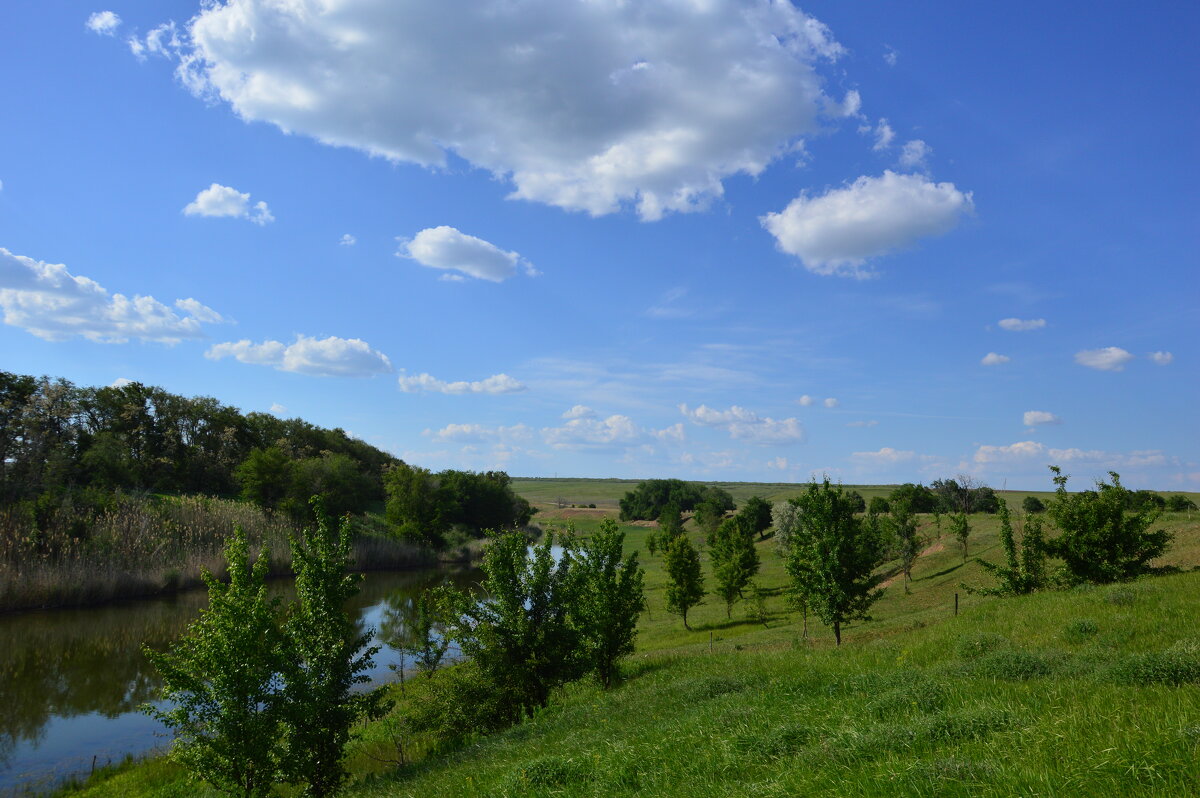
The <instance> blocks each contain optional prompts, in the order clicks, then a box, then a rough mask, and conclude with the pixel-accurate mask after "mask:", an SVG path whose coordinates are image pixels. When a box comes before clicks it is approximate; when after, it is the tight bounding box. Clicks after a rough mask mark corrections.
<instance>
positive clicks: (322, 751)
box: [284, 497, 387, 796]
mask: <svg viewBox="0 0 1200 798" xmlns="http://www.w3.org/2000/svg"><path fill="white" fill-rule="evenodd" d="M312 505H313V511H314V514H315V517H316V526H315V528H313V529H306V530H305V531H304V532H303V534H302V535H301V536H300V537H296V536H292V537H291V539H290V543H291V549H292V565H293V567H294V568H295V570H296V598H297V601H296V605H295V609H294V611H293V612H292V614H291V617H290V618H289V619H288V622H287V625H286V636H287V640H286V642H287V652H288V655H289V657H288V660H289V662H288V667H286V668H285V669H284V679H285V686H284V697H285V701H286V712H287V716H288V735H287V741H288V742H287V755H286V757H285V759H284V763H285V773H286V775H287V777H288V780H289V781H295V782H304V783H305V785H306V787H305V792H306V794H307V795H313V796H325V795H332V794H333V793H335V792H337V791H338V790H339V789H340V788H341V787H342V785H343V784H344V783H345V781H346V779H347V777H348V775H349V774H348V773H347V771H346V766H345V762H344V759H345V749H346V744H347V743H348V742H349V741H350V739H351V737H352V736H353V735H352V732H351V730H352V728H353V727H354V725H355V724H356V723H357V722H358V721H359V720H360V719H362V718H366V719H373V718H377V717H379V716H381V715H382V714H383V713H384V712H385V711H386V709H387V707H386V705H385V703H384V699H383V690H382V688H379V689H375V690H368V691H365V692H364V691H356V690H355V688H356V687H357V686H358V685H361V684H365V683H366V682H368V681H369V677H368V676H367V675H366V674H365V673H364V671H367V670H369V669H370V668H371V666H372V665H373V664H374V663H373V661H372V658H373V657H374V655H375V653H376V652H377V651H378V650H379V647H378V646H370V645H369V644H370V642H371V637H372V633H371V632H369V631H368V632H365V633H360V631H359V629H358V625H357V624H356V623H355V622H354V621H353V620H351V618H350V617H349V616H348V615H347V614H346V609H345V604H346V602H347V601H348V600H349V599H350V598H351V597H352V596H353V595H354V594H356V593H357V592H358V582H359V580H360V579H361V578H362V575H361V574H352V573H348V568H349V567H350V523H349V519H348V518H343V519H342V520H341V523H339V524H338V525H336V526H334V525H333V524H332V523H331V521H330V518H329V516H328V514H327V513H326V512H325V510H324V506H323V504H322V502H321V500H320V498H318V497H314V498H313V500H312Z"/></svg>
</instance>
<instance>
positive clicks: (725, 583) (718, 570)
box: [708, 518, 759, 618]
mask: <svg viewBox="0 0 1200 798" xmlns="http://www.w3.org/2000/svg"><path fill="white" fill-rule="evenodd" d="M751 528H752V527H750V526H749V524H748V523H742V522H740V521H739V519H738V518H729V519H727V520H725V521H724V522H722V524H721V525H720V526H719V527H717V532H716V534H715V535H713V539H712V543H711V545H710V546H709V549H708V554H709V558H710V560H711V561H712V573H713V579H714V580H716V583H717V588H716V591H715V592H716V594H717V595H718V596H720V597H721V600H722V601H724V602H725V617H726V618H728V617H731V616H732V614H733V603H734V602H735V601H737V600H738V599H739V598H741V597H742V592H743V591H744V590H745V589H746V587H747V585H749V584H750V580H751V579H753V578H754V576H755V574H757V573H758V568H759V560H758V551H757V550H756V549H755V548H754V538H753V534H754V533H753V532H751V531H750V529H751Z"/></svg>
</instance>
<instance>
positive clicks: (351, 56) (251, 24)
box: [0, 0, 1200, 490]
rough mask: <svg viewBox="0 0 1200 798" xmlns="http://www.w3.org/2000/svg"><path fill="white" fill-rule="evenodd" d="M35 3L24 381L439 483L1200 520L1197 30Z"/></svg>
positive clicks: (757, 7) (1161, 21) (1093, 21)
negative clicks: (1012, 493) (170, 397)
mask: <svg viewBox="0 0 1200 798" xmlns="http://www.w3.org/2000/svg"><path fill="white" fill-rule="evenodd" d="M10 5H11V7H6V9H5V10H4V12H3V19H4V22H5V24H4V25H3V26H0V75H2V76H3V77H0V103H2V104H3V107H4V108H5V109H6V111H7V113H6V114H5V117H6V123H5V124H4V125H3V126H0V248H2V249H0V311H2V312H3V314H4V321H5V324H4V325H3V326H0V352H2V353H3V364H2V366H0V367H2V368H4V369H6V370H10V371H16V372H22V373H34V374H49V375H53V376H64V377H67V378H68V379H71V380H73V381H75V382H77V383H80V384H91V385H102V384H111V383H113V382H114V381H117V380H138V381H142V382H146V383H152V384H157V385H161V386H163V387H165V388H167V389H168V390H171V391H175V392H179V393H183V394H188V395H196V394H203V395H211V396H215V397H217V398H218V399H220V400H222V401H223V402H226V403H229V404H233V405H235V406H237V407H240V408H241V409H242V410H245V411H250V410H259V411H269V412H276V413H279V414H282V415H287V416H300V417H303V418H306V419H308V420H310V421H313V422H315V423H318V424H322V425H326V426H339V427H342V428H344V429H346V430H347V431H349V432H350V433H352V434H354V435H357V436H359V437H361V438H363V439H365V440H367V441H369V442H371V443H374V444H376V445H378V446H381V447H383V448H385V449H388V450H389V451H392V452H394V453H395V454H397V455H399V456H400V457H402V458H404V459H405V460H406V461H409V462H412V463H416V464H420V465H424V466H428V467H431V468H435V469H440V468H446V467H457V468H472V469H483V468H503V469H505V470H507V471H509V472H510V473H512V474H515V475H528V476H553V475H556V474H557V475H559V476H595V477H607V476H619V477H649V476H678V477H683V478H697V479H728V480H770V481H805V480H807V479H808V478H809V477H810V475H812V474H814V473H815V474H817V475H819V474H821V473H828V474H829V475H830V476H831V477H833V478H835V479H840V480H842V481H844V482H849V483H855V482H868V483H873V482H899V481H925V482H928V481H929V480H931V479H935V478H938V477H943V476H950V475H954V474H957V473H969V474H972V475H974V476H976V477H978V478H981V479H983V480H985V481H986V482H988V483H989V484H992V485H994V486H996V487H1001V486H1005V485H1007V486H1008V487H1010V488H1046V487H1049V475H1048V473H1047V471H1046V465H1047V464H1051V463H1056V464H1059V465H1061V466H1063V467H1064V470H1066V471H1067V472H1068V473H1070V474H1072V475H1074V476H1075V478H1076V482H1075V483H1074V484H1075V486H1076V487H1080V488H1082V487H1084V486H1085V484H1086V483H1087V482H1088V481H1090V480H1092V479H1094V478H1096V477H1100V476H1103V475H1104V474H1105V472H1107V471H1108V470H1110V469H1112V470H1116V471H1118V472H1120V473H1121V474H1122V476H1123V478H1124V481H1125V482H1126V483H1127V484H1130V485H1133V486H1136V487H1155V488H1160V489H1164V490H1172V489H1174V490H1200V451H1198V443H1200V424H1198V423H1197V415H1196V411H1195V407H1196V400H1197V395H1198V388H1200V381H1198V380H1197V371H1196V362H1197V357H1198V355H1200V352H1198V351H1197V341H1198V340H1200V336H1198V335H1197V333H1198V328H1200V324H1198V318H1197V316H1198V313H1197V310H1198V304H1197V299H1198V298H1200V291H1198V290H1197V289H1198V288H1200V286H1198V284H1197V277H1196V273H1197V270H1196V265H1197V263H1196V262H1197V252H1198V246H1197V245H1198V244H1200V240H1198V239H1200V234H1198V231H1200V218H1198V216H1200V191H1198V190H1197V178H1198V177H1200V174H1198V169H1197V167H1198V165H1200V158H1198V155H1200V152H1198V145H1197V133H1200V113H1198V111H1197V104H1196V101H1195V97H1196V96H1197V90H1198V89H1200V80H1198V78H1200V58H1198V57H1197V55H1196V50H1195V46H1194V43H1195V41H1196V39H1197V35H1198V34H1200V24H1198V23H1200V10H1198V9H1196V8H1195V7H1193V6H1190V5H1187V4H1162V5H1160V6H1157V7H1147V6H1145V5H1134V4H1132V3H1108V4H1104V5H1103V6H1102V7H1100V6H1096V5H1095V4H1082V3H1077V4H1076V3H1061V4H1052V5H1051V6H1050V7H1047V6H1045V5H1044V4H1039V5H1036V6H1035V5H1028V6H1020V5H1018V6H1013V5H1003V6H1001V5H999V4H995V5H991V6H989V7H981V5H980V4H964V3H950V2H926V3H906V4H892V3H871V4H867V3H847V2H815V3H808V4H805V5H803V6H797V5H790V4H788V3H787V2H766V0H744V2H738V3H734V2H722V1H721V0H703V1H702V0H669V1H668V0H659V1H657V2H651V1H650V0H647V2H644V3H636V4H621V3H610V2H601V1H599V0H592V1H591V2H584V1H582V0H580V2H574V1H571V2H563V0H522V1H521V2H504V3H500V2H462V3H455V2H447V0H436V1H434V2H411V3H405V4H396V3H393V2H391V1H390V0H324V1H323V2H318V1H317V0H307V1H305V0H286V1H285V0H271V1H268V0H231V1H227V2H225V3H209V4H200V3H198V2H195V0H193V2H161V0H160V1H156V2H124V0H121V1H117V0H114V1H113V2H107V3H104V4H97V5H94V6H87V5H84V4H80V3H78V2H66V0H45V1H44V2H39V3H20V4H10Z"/></svg>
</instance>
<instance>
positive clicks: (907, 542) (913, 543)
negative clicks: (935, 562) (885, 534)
mask: <svg viewBox="0 0 1200 798" xmlns="http://www.w3.org/2000/svg"><path fill="white" fill-rule="evenodd" d="M890 520H891V527H892V532H893V534H894V535H895V545H896V556H897V557H898V558H899V559H900V570H901V571H902V572H903V573H904V592H905V593H906V594H907V593H909V592H910V591H909V587H908V584H909V582H911V581H912V569H913V565H915V564H916V562H917V557H918V556H919V555H920V553H921V546H922V545H923V543H924V541H923V540H921V536H920V535H918V534H917V518H916V516H915V515H913V514H912V513H911V512H909V505H908V501H907V500H904V499H900V500H898V501H896V502H893V503H892V506H891V519H890Z"/></svg>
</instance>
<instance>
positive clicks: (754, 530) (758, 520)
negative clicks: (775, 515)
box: [737, 496, 771, 538]
mask: <svg viewBox="0 0 1200 798" xmlns="http://www.w3.org/2000/svg"><path fill="white" fill-rule="evenodd" d="M737 517H738V518H739V519H740V521H739V523H741V525H742V529H744V530H746V531H747V533H749V534H752V535H758V536H759V538H762V537H764V535H765V533H766V531H767V530H768V529H770V528H771V503H770V502H768V501H767V500H766V499H764V498H762V497H761V496H751V497H750V498H749V499H746V503H745V504H743V505H742V509H740V510H738V514H737Z"/></svg>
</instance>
